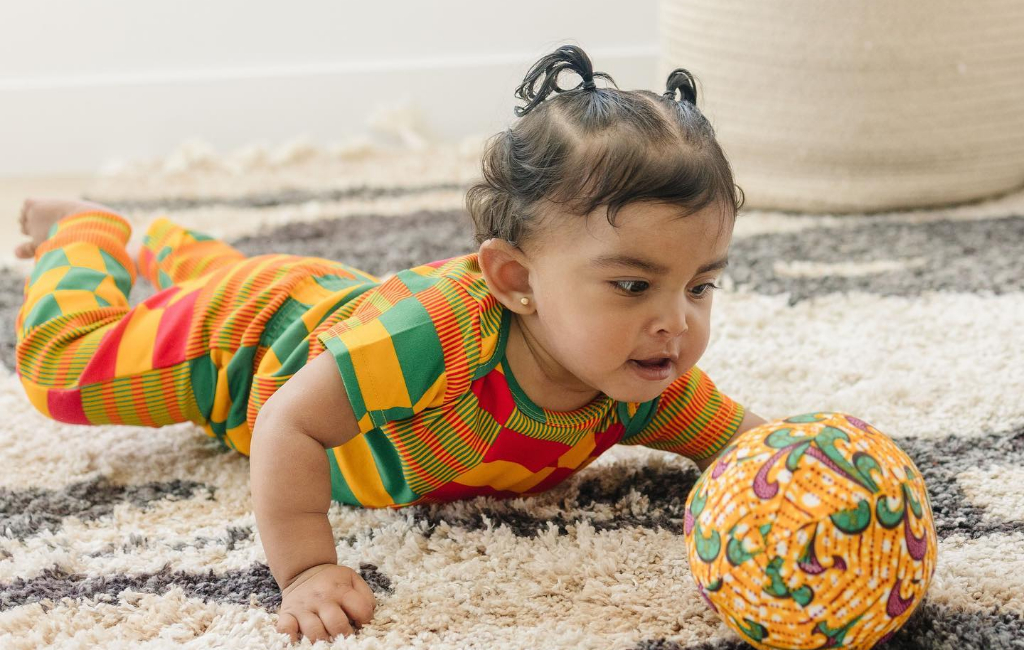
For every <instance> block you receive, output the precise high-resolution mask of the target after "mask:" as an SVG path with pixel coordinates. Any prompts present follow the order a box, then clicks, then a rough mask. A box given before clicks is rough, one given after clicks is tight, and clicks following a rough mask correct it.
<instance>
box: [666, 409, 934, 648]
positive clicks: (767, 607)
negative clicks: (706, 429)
mask: <svg viewBox="0 0 1024 650" xmlns="http://www.w3.org/2000/svg"><path fill="white" fill-rule="evenodd" d="M683 534H684V539H685V540H686V548H687V555H688V557H689V561H690V570H691V572H692V574H693V577H694V580H695V581H696V582H697V588H698V590H699V592H700V594H701V596H702V597H703V598H704V600H706V601H707V603H708V604H709V605H710V606H711V607H712V609H714V610H715V611H716V612H717V613H718V614H719V616H721V617H722V619H723V620H724V621H725V623H726V624H727V625H728V626H729V627H730V628H732V629H733V630H735V631H736V633H737V634H739V635H740V636H741V637H742V638H743V640H744V641H746V642H748V643H750V644H751V645H753V646H755V647H757V648H786V649H796V648H800V649H804V648H840V647H841V648H864V649H867V648H871V647H873V646H875V645H876V644H878V643H881V642H883V641H885V640H887V639H888V638H890V637H891V636H892V635H893V634H894V633H895V632H896V630H898V629H899V628H900V626H901V625H903V623H905V622H906V620H907V618H908V617H909V616H910V615H911V613H912V612H913V611H914V609H915V608H916V607H917V606H918V605H919V604H920V603H921V599H922V598H924V595H925V593H926V592H927V590H928V586H929V584H930V583H931V578H932V575H933V574H934V573H935V561H936V555H937V550H938V547H937V543H936V536H935V526H934V524H933V522H932V511H931V502H930V501H929V498H928V491H927V489H926V488H925V484H924V481H923V480H922V478H921V473H920V472H919V471H918V470H917V467H916V466H915V465H914V463H913V461H911V460H910V458H909V457H908V456H907V455H906V454H905V453H904V452H903V450H902V449H900V448H899V447H898V446H897V445H896V443H895V442H894V441H893V440H892V439H891V438H889V437H888V436H887V435H885V434H884V433H882V432H881V431H879V430H878V429H876V428H874V427H873V426H871V425H870V424H868V423H866V422H864V421H863V420H860V419H858V418H855V417H853V416H851V415H846V414H843V413H829V412H824V413H809V414H805V415H799V416H795V417H791V418H787V419H785V420H777V421H774V422H768V423H766V424H763V425H761V426H759V427H755V428H753V429H750V430H749V431H747V432H745V433H743V434H742V435H740V436H737V437H736V438H735V439H734V440H733V441H732V442H731V443H730V444H729V445H728V446H727V447H726V448H725V449H724V450H723V451H722V453H721V455H720V456H719V457H718V459H717V460H716V461H715V463H713V464H712V465H711V466H710V467H708V468H707V470H705V471H704V473H703V474H702V475H701V476H700V478H699V479H698V480H697V483H696V485H694V488H693V490H692V492H691V493H690V495H689V497H688V498H687V501H686V510H685V519H684V525H683Z"/></svg>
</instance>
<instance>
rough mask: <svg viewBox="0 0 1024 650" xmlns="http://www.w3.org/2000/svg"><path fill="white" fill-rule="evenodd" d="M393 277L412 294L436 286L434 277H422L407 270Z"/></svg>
mask: <svg viewBox="0 0 1024 650" xmlns="http://www.w3.org/2000/svg"><path fill="white" fill-rule="evenodd" d="M395 277H397V278H398V279H399V280H401V281H402V284H404V285H405V286H407V287H408V288H409V291H410V292H412V293H419V292H420V291H423V290H424V289H429V288H430V287H432V286H434V285H435V284H437V276H436V275H435V276H432V277H428V276H423V275H420V274H419V273H416V272H415V271H412V270H409V269H406V270H404V271H399V272H398V273H395Z"/></svg>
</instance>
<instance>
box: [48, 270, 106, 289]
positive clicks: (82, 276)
mask: <svg viewBox="0 0 1024 650" xmlns="http://www.w3.org/2000/svg"><path fill="white" fill-rule="evenodd" d="M106 277H107V274H106V273H104V272H103V271H98V270H96V269H90V268H86V267H83V266H72V267H71V268H70V269H68V272H67V273H65V274H64V277H63V278H61V279H60V282H58V283H57V286H55V287H54V290H55V291H57V290H61V289H80V290H82V291H96V288H97V287H99V286H100V283H101V282H103V280H104V279H105V278H106Z"/></svg>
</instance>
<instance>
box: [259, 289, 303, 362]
mask: <svg viewBox="0 0 1024 650" xmlns="http://www.w3.org/2000/svg"><path fill="white" fill-rule="evenodd" d="M310 307H312V305H307V304H306V303H304V302H299V301H298V300H295V299H293V298H291V297H288V298H285V300H284V302H283V303H281V306H280V307H278V308H277V311H275V312H274V315H273V316H271V317H270V319H269V320H268V321H267V323H266V325H264V327H263V333H262V334H260V345H262V346H264V347H270V348H273V349H274V354H276V355H277V358H278V359H283V358H285V357H286V356H287V355H288V351H289V350H290V349H291V348H294V347H295V346H296V345H297V344H298V342H299V341H300V340H302V338H303V337H306V336H308V335H309V331H308V330H307V329H306V325H305V323H303V322H302V315H303V314H304V313H306V312H307V311H309V309H310ZM286 333H287V334H286Z"/></svg>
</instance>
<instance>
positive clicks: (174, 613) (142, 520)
mask: <svg viewBox="0 0 1024 650" xmlns="http://www.w3.org/2000/svg"><path fill="white" fill-rule="evenodd" d="M479 146H480V142H479V141H466V142H464V143H462V144H460V145H436V146H434V145H431V146H425V147H423V146H421V147H417V148H402V147H394V148H386V147H382V146H375V145H372V144H370V143H366V142H363V143H360V142H355V143H351V144H349V145H346V146H342V147H336V148H334V149H330V150H326V149H315V148H312V147H309V146H305V145H303V144H301V143H297V144H293V145H289V146H286V147H283V148H281V149H279V150H269V149H267V148H266V147H258V146H257V147H252V148H250V149H247V150H243V151H241V152H238V153H236V154H232V155H224V156H220V155H217V154H215V153H212V152H210V151H209V150H208V148H205V147H203V146H202V145H201V143H191V144H189V145H187V146H183V147H182V148H180V149H179V150H178V151H176V152H175V153H174V154H173V155H172V156H170V157H168V158H166V159H164V160H161V161H156V162H153V163H146V164H132V165H125V166H122V167H120V168H118V169H111V170H108V173H107V174H106V175H104V176H98V177H97V178H96V181H95V186H94V187H93V188H92V190H91V191H90V192H88V194H87V196H86V198H89V199H91V200H96V201H100V202H103V203H108V204H110V205H112V206H114V207H116V208H118V209H120V210H122V211H123V212H124V213H125V214H126V215H127V216H129V218H130V219H131V220H132V221H133V222H134V223H135V224H136V233H137V234H139V235H141V229H142V228H143V227H144V225H145V224H146V223H147V222H148V221H149V220H150V219H152V218H153V217H155V216H157V215H164V214H166V215H168V216H170V217H171V218H172V219H174V220H176V221H178V222H179V223H181V224H183V225H187V226H190V227H194V228H197V229H199V230H202V231H204V232H207V233H208V234H211V235H214V236H217V237H221V238H224V239H226V240H227V241H229V242H230V243H232V244H234V245H235V246H237V247H238V248H240V249H241V250H242V251H243V252H246V253H247V254H259V253H267V252H287V253H296V254H309V255H317V256H323V257H331V258H334V259H339V260H344V261H346V262H348V263H351V264H353V265H355V266H357V267H359V268H362V269H365V270H367V271H370V272H371V273H374V274H377V275H386V274H387V273H388V272H390V271H394V270H398V269H401V268H406V267H408V266H412V265H415V264H420V263H424V262H427V261H431V260H435V259H441V258H445V257H450V256H453V255H458V254H462V253H465V252H469V251H471V250H473V249H474V248H475V247H474V246H473V245H472V238H471V230H470V226H469V222H468V217H467V216H466V214H465V213H464V211H463V207H462V205H463V204H462V200H463V193H464V191H465V189H466V187H468V185H469V184H470V183H471V182H472V181H473V180H474V179H475V178H476V176H477V174H478V173H479ZM1022 242H1024V192H1022V193H1017V194H1013V195H1009V196H1004V197H1002V198H1000V199H996V200H991V201H986V202H984V203H978V204H974V205H969V206H960V207H951V208H948V209H940V210H929V211H915V212H907V213H888V214H877V215H871V216H867V215H845V216H833V215H827V214H821V215H793V214H783V213H777V212H753V211H748V212H746V213H743V214H741V216H740V219H739V221H738V223H737V226H736V231H735V239H734V242H733V247H732V251H731V255H730V257H731V260H732V264H731V265H730V268H729V272H728V274H727V276H726V286H725V288H724V289H723V291H722V292H720V293H719V294H718V295H717V297H716V298H715V310H714V315H713V323H712V324H713V328H712V339H711V343H710V346H709V348H708V350H707V353H706V355H705V357H704V359H703V360H702V362H701V365H702V367H703V368H704V369H705V370H707V371H708V373H709V374H710V375H711V376H712V377H713V378H714V379H715V381H716V382H717V384H718V386H719V387H720V388H722V389H723V390H724V391H725V392H727V393H728V394H730V395H731V396H733V397H735V398H736V399H737V400H739V401H740V402H742V403H744V404H746V405H747V406H748V407H750V408H751V409H753V410H754V411H756V412H758V413H759V414H761V415H763V416H765V417H769V418H779V417H785V416H787V415H793V414H798V413H805V412H809V411H815V410H835V411H843V412H847V413H851V414H855V415H857V416H859V417H861V418H862V419H864V420H866V421H868V422H870V423H871V424H873V425H874V426H876V427H878V428H879V429H881V430H882V431H884V432H886V433H888V434H889V435H891V436H892V437H893V438H894V439H896V440H897V442H898V443H899V444H900V445H901V447H902V448H903V449H904V450H905V451H906V452H907V453H908V454H909V455H910V456H911V458H913V460H914V462H915V463H916V464H917V466H918V467H919V468H920V469H921V470H922V472H923V474H924V476H925V480H926V482H927V485H928V486H929V492H930V496H931V500H932V505H933V508H934V514H935V523H936V528H937V532H938V536H939V541H940V547H939V558H938V567H937V571H936V574H935V578H934V581H933V583H932V587H931V590H930V592H929V594H928V596H927V598H926V599H925V600H924V601H923V603H922V605H921V606H920V607H919V608H918V610H917V611H916V612H915V614H914V616H913V617H912V618H911V620H910V621H909V622H908V624H907V625H906V626H905V627H904V628H903V629H902V630H901V631H900V632H899V633H898V634H897V635H896V636H895V637H894V638H893V639H892V640H890V641H889V642H888V644H887V645H886V647H889V648H958V649H964V648H977V649H979V650H980V649H982V648H984V649H989V648H1020V647H1024V645H1022V644H1024V635H1022V628H1024V626H1022V618H1021V616H1022V614H1024V523H1022V522H1024V400H1022V398H1021V396H1022V395H1024V334H1022V332H1024V279H1022V278H1024V244H1022ZM3 254H4V255H5V257H3V268H2V269H0V273H2V274H3V283H2V286H3V287H4V289H3V291H2V292H0V309H2V316H3V319H4V323H5V325H4V327H3V328H2V329H0V361H2V367H0V405H2V412H3V415H4V421H3V423H2V424H0V446H2V448H3V450H4V453H3V454H2V456H0V647H2V648H5V649H9V650H14V649H21V648H37V647H55V648H85V647H94V646H103V647H111V648H117V647H126V648H127V647H130V648H164V647H167V648H181V647H187V648H205V647H268V648H285V647H288V645H289V644H288V640H287V637H286V636H284V635H280V634H277V633H276V632H275V631H274V623H275V620H276V609H277V606H278V605H279V604H280V593H279V591H278V589H277V586H276V583H275V582H274V580H273V578H272V577H271V575H270V573H269V571H268V569H267V566H266V564H265V560H266V557H265V555H264V552H263V548H262V546H261V544H260V540H259V536H258V531H257V529H256V526H255V520H254V518H253V514H252V508H251V503H250V496H249V487H248V486H249V481H248V479H249V476H248V470H249V463H248V459H247V458H245V457H244V456H241V455H239V454H236V453H234V452H224V451H222V450H221V449H220V448H219V447H218V445H217V443H216V442H215V441H214V440H213V439H211V438H208V437H206V436H205V435H204V434H203V433H202V432H201V430H200V429H199V428H198V427H196V426H194V425H191V424H181V425H175V426H169V427H164V428H158V429H151V428H145V427H115V426H108V427H83V426H77V425H66V424H61V423H58V422H54V421H51V420H48V419H46V418H44V417H43V416H42V415H40V414H39V413H38V412H37V411H35V410H34V409H33V408H32V407H31V406H30V404H29V402H28V400H27V399H26V397H25V395H24V393H23V391H22V389H21V386H20V384H19V383H18V380H17V377H16V376H15V375H14V374H13V371H12V368H13V365H12V363H13V349H14V317H15V314H16V311H17V308H18V305H19V304H20V299H21V290H22V285H23V282H24V277H25V276H26V274H27V273H28V272H29V270H30V268H31V263H30V262H23V261H19V260H14V259H13V257H11V256H10V254H9V253H8V252H7V251H4V252H3ZM151 292H152V289H151V288H150V287H148V286H146V285H145V283H144V281H143V282H141V283H140V284H138V285H137V286H136V287H135V289H134V290H133V295H132V302H133V304H134V303H137V302H138V301H140V300H141V299H143V298H144V297H146V296H148V295H150V294H151ZM697 477H698V472H697V469H696V467H695V466H694V464H693V463H692V462H690V461H689V460H686V459H684V458H681V457H675V456H672V455H670V454H668V453H665V452H658V451H652V450H646V449H635V448H627V447H615V448H613V449H611V450H610V451H609V452H607V453H606V454H605V455H604V456H602V457H601V458H600V459H599V460H598V461H597V462H595V463H594V464H592V465H591V466H590V467H588V468H587V469H586V470H585V471H583V472H581V473H580V474H578V475H576V476H574V477H573V478H571V479H570V480H569V481H568V482H567V483H564V484H562V485H560V486H558V487H557V488H555V489H553V490H551V491H550V492H547V493H545V494H543V495H540V496H538V497H534V498H532V499H528V500H524V499H519V500H513V501H504V502H498V501H493V500H488V499H484V498H480V499H477V500H475V501H468V502H462V503H455V504H449V505H445V506H439V507H417V508H411V509H404V510H397V511H380V510H365V511H364V510H359V509H354V508H351V507H347V506H342V505H340V504H334V506H333V509H332V511H331V514H330V517H331V522H332V524H333V526H334V530H335V531H336V539H337V549H338V557H339V561H340V562H341V563H343V564H346V565H348V566H350V567H353V568H355V569H357V570H360V571H361V572H362V575H363V576H364V577H365V578H366V579H367V581H368V582H369V583H370V584H371V586H372V587H373V588H374V590H375V592H376V595H377V599H378V606H377V611H376V616H375V618H374V620H373V621H372V623H371V624H369V625H367V626H365V627H364V628H363V629H361V630H360V631H359V632H358V633H357V634H356V635H355V636H353V637H349V638H345V639H338V640H336V641H335V643H334V647H338V648H349V647H351V648H359V649H364V650H369V649H377V648H411V647H431V648H502V649H504V648H536V647H542V648H622V649H627V648H628V649H636V650H654V649H669V648H687V649H696V648H742V647H747V646H746V645H745V644H743V643H742V642H741V641H740V640H739V637H738V636H737V635H735V634H734V633H733V632H732V631H730V630H729V629H728V628H726V627H725V626H724V624H722V623H721V622H720V621H719V619H718V618H717V616H716V614H715V613H714V612H712V611H711V610H710V609H709V608H708V607H707V605H706V604H705V603H704V601H703V600H702V599H701V598H700V597H699V595H698V592H697V590H696V587H695V585H694V583H693V581H692V579H691V577H690V574H689V569H688V567H687V562H686V554H685V549H684V545H683V541H682V521H683V512H682V508H683V504H684V502H685V500H686V496H687V494H688V492H689V490H690V489H691V488H692V486H693V484H694V482H695V481H696V479H697ZM302 643H303V645H307V646H308V644H309V642H308V641H307V640H304V641H303V642H302ZM319 645H320V646H321V647H326V645H327V644H326V643H321V644H319Z"/></svg>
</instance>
